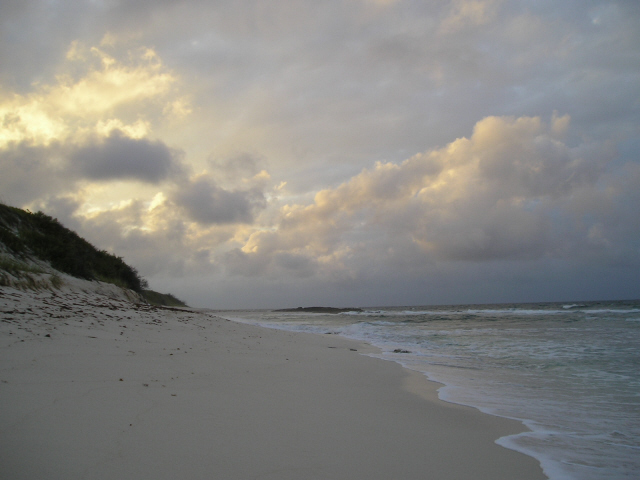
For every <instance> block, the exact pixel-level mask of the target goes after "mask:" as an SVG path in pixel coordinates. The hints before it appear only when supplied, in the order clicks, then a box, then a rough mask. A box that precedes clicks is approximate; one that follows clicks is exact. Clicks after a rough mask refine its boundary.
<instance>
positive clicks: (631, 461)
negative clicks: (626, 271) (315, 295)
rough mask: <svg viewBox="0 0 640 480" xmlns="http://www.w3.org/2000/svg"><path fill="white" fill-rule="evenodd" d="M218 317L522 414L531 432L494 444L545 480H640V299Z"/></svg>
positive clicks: (492, 409)
mask: <svg viewBox="0 0 640 480" xmlns="http://www.w3.org/2000/svg"><path fill="white" fill-rule="evenodd" d="M217 314H218V315H220V316H222V317H225V318H229V319H231V320H236V321H241V322H245V323H252V324H256V325H261V326H265V327H270V328H278V329H285V330H292V331H301V332H313V333H319V334H335V335H342V336H344V337H348V338H351V339H356V340H362V341H365V342H367V343H370V344H372V345H375V346H377V347H379V348H380V349H381V350H382V353H380V354H379V355H374V356H378V357H380V358H384V359H387V360H392V361H395V362H398V363H400V364H402V365H404V366H405V367H407V368H410V369H413V370H417V371H420V372H422V373H423V374H424V375H426V376H427V377H428V378H429V379H430V380H434V381H436V382H440V383H442V384H443V387H442V388H440V390H439V396H440V398H441V399H442V400H445V401H449V402H454V403H459V404H463V405H469V406H472V407H476V408H478V409H480V410H481V411H483V412H485V413H489V414H493V415H498V416H502V417H507V418H512V419H517V420H520V421H522V422H523V423H524V424H525V425H526V426H527V427H528V428H529V429H530V430H531V431H529V432H524V433H521V434H518V435H511V436H508V437H503V438H500V439H499V440H498V441H497V443H499V444H500V445H503V446H505V447H507V448H511V449H514V450H517V451H520V452H522V453H525V454H527V455H530V456H533V457H535V458H537V459H538V460H539V461H540V462H541V464H542V467H543V469H544V472H545V474H546V475H547V476H548V477H549V478H550V479H551V480H604V479H607V480H612V479H631V478H633V479H637V478H640V301H615V302H575V303H536V304H510V305H507V304H500V305H456V306H421V307H420V306H412V307H375V308H362V311H361V312H351V313H341V314H337V315H327V314H318V313H305V312H274V311H267V310H254V311H233V312H217Z"/></svg>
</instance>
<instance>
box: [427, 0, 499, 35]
mask: <svg viewBox="0 0 640 480" xmlns="http://www.w3.org/2000/svg"><path fill="white" fill-rule="evenodd" d="M500 2H501V0H456V1H454V2H452V3H453V5H452V7H451V11H450V13H449V15H448V16H447V17H446V18H445V19H444V20H443V21H442V23H441V24H440V33H446V34H449V33H454V32H456V31H458V30H461V29H463V28H465V27H466V26H468V25H472V26H474V25H484V24H486V23H488V22H490V21H491V20H492V19H493V18H494V17H495V14H496V10H497V7H498V4H499V3H500Z"/></svg>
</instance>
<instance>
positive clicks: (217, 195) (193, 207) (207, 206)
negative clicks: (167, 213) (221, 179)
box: [172, 176, 265, 225]
mask: <svg viewBox="0 0 640 480" xmlns="http://www.w3.org/2000/svg"><path fill="white" fill-rule="evenodd" d="M172 198H173V201H174V202H175V203H176V205H178V206H179V207H181V208H182V209H183V210H184V211H185V212H186V213H187V215H188V216H189V218H190V219H191V220H193V221H195V222H198V223H200V224H203V225H212V224H229V223H251V222H252V221H253V218H254V212H255V211H256V210H259V209H261V208H264V207H265V199H264V195H263V194H262V192H261V191H260V190H258V189H249V190H244V191H243V190H234V191H229V190H225V189H223V188H221V187H219V186H218V185H216V184H215V183H214V182H213V181H212V180H210V179H208V178H206V177H203V176H200V177H198V178H196V179H195V180H192V181H190V182H189V183H187V184H184V185H181V186H180V189H179V190H178V191H176V192H175V193H174V195H173V197H172Z"/></svg>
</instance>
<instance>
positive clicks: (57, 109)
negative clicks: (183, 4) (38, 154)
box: [0, 42, 189, 148]
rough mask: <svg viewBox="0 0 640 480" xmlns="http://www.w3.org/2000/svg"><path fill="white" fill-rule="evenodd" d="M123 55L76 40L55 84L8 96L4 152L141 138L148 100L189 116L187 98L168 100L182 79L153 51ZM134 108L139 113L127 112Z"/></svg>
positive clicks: (2, 99)
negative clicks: (92, 138) (113, 136)
mask: <svg viewBox="0 0 640 480" xmlns="http://www.w3.org/2000/svg"><path fill="white" fill-rule="evenodd" d="M123 56H126V58H127V60H126V61H122V60H120V59H118V58H116V57H115V56H112V55H109V54H108V53H106V52H105V51H104V50H101V49H99V48H97V47H93V48H90V49H87V48H86V47H84V46H83V45H81V44H79V43H78V42H74V43H73V44H72V45H71V47H70V48H69V50H68V53H67V57H66V63H65V64H64V65H63V66H62V67H61V70H62V71H63V73H61V74H60V75H58V76H57V77H56V81H55V83H53V84H44V85H36V86H35V87H34V91H33V92H31V93H28V94H25V95H20V94H16V93H9V92H3V93H2V94H1V95H0V122H1V125H2V129H1V130H0V148H5V147H7V145H9V144H10V143H20V142H28V143H29V144H31V145H40V146H46V145H49V144H51V142H54V141H58V142H65V141H69V140H71V141H75V142H77V141H79V140H80V138H78V137H79V136H80V137H82V136H86V135H90V134H93V135H96V134H97V135H100V136H105V135H108V134H109V133H110V132H111V131H113V130H115V129H118V130H120V131H122V132H125V133H127V134H129V135H131V136H132V137H133V138H141V137H142V136H144V135H146V134H148V133H149V130H150V123H149V121H148V120H143V119H141V118H140V113H141V112H142V116H144V111H145V108H146V107H147V106H148V105H147V103H148V102H152V103H153V102H158V103H160V104H161V107H160V108H161V109H162V108H164V109H165V110H166V111H168V112H171V113H175V112H179V113H180V115H182V116H184V115H186V114H188V112H189V106H188V104H187V100H186V99H184V98H181V99H174V98H169V99H167V98H166V97H167V96H168V94H169V92H170V91H171V88H172V85H174V84H175V82H176V80H177V78H176V76H175V74H173V73H172V72H170V71H169V70H168V69H167V68H166V67H164V65H163V64H162V62H161V60H160V59H159V57H158V55H157V54H156V53H155V52H154V51H153V50H152V49H149V48H139V49H136V50H133V51H128V52H126V55H123ZM65 71H66V72H70V71H80V72H82V73H81V74H79V75H72V74H70V73H64V72H65ZM133 106H135V107H136V108H135V110H136V115H132V114H130V113H128V112H127V108H131V107H133ZM134 117H135V118H134Z"/></svg>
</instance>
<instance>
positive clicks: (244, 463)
mask: <svg viewBox="0 0 640 480" xmlns="http://www.w3.org/2000/svg"><path fill="white" fill-rule="evenodd" d="M0 304H1V305H2V310H3V314H2V315H3V318H4V319H7V318H9V319H10V320H7V321H3V322H1V323H0V339H1V342H2V344H1V345H2V349H1V353H0V356H1V360H2V361H1V362H0V381H1V382H2V383H0V401H1V402H2V404H3V410H2V412H0V431H2V432H3V433H2V435H1V436H0V474H1V476H3V477H7V478H15V479H20V478H25V479H26V478H44V477H46V478H51V479H55V478H97V479H100V478H104V479H114V478H139V479H145V478H149V479H151V478H154V479H161V478H167V479H168V478H184V479H192V478H193V479H196V478H225V479H235V478H237V479H245V478H258V477H259V478H273V479H289V478H290V479H300V478H305V479H306V478H309V479H313V478H317V479H328V478H335V479H342V478H368V479H376V478H379V479H391V478H399V479H400V478H402V479H412V478H415V479H419V478H420V479H422V478H434V479H438V480H447V479H451V480H453V479H456V480H462V479H466V478H468V479H472V478H473V479H480V480H483V479H485V480H498V479H501V478H503V479H505V480H506V479H512V478H519V479H522V480H543V479H545V478H546V477H545V476H544V475H543V473H542V470H541V468H540V465H539V463H538V461H537V460H535V459H534V458H532V457H529V456H526V455H524V454H522V453H519V452H516V451H514V450H510V449H507V448H505V447H502V446H499V445H498V444H496V443H495V441H496V440H497V439H498V438H500V437H503V436H506V435H510V434H515V433H519V432H523V431H526V430H527V429H526V426H524V425H523V424H522V423H520V422H517V421H515V420H509V419H504V418H501V417H496V416H492V415H488V414H485V413H482V412H480V411H478V410H476V409H474V408H472V407H466V406H462V405H458V404H454V403H449V402H446V401H443V400H440V399H439V398H438V395H437V388H438V385H439V384H437V383H435V382H432V381H430V380H428V379H427V378H426V377H425V376H424V375H423V374H421V373H419V372H416V371H413V370H409V369H407V368H404V367H402V366H401V365H400V364H398V363H395V362H390V361H388V360H383V359H379V358H375V357H371V356H368V355H366V353H374V349H375V347H373V346H370V345H368V344H364V343H360V342H356V341H354V340H349V339H345V338H343V337H339V336H333V335H331V336H323V335H316V334H310V333H307V334H305V333H293V332H287V331H283V330H274V329H270V328H264V327H259V326H254V325H247V324H243V323H239V322H235V321H230V320H226V319H222V318H220V317H214V316H213V315H211V314H208V313H206V312H203V311H197V310H195V309H190V310H187V309H185V310H161V309H153V308H147V307H142V306H138V307H134V306H132V305H131V304H126V303H125V302H123V301H121V300H118V299H108V298H106V297H99V296H96V295H94V294H91V293H86V292H85V293H82V292H72V293H66V294H57V295H55V296H53V294H52V292H35V293H34V292H21V291H16V290H13V289H9V288H4V287H2V288H0ZM28 309H30V310H28ZM8 312H10V313H8ZM47 335H48V336H47ZM22 340H24V341H22ZM354 350H355V351H354ZM363 353H365V355H362V354H363Z"/></svg>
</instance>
